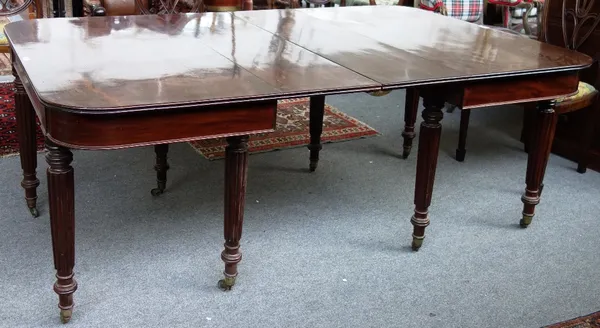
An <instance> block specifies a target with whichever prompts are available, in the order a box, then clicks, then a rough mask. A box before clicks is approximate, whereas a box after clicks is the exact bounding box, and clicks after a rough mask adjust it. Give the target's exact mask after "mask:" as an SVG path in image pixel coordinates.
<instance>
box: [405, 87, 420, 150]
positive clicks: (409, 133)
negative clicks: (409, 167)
mask: <svg viewBox="0 0 600 328" xmlns="http://www.w3.org/2000/svg"><path fill="white" fill-rule="evenodd" d="M418 110H419V90H417V89H414V88H413V89H406V101H405V104H404V131H402V137H403V138H404V145H403V147H402V148H403V149H402V158H404V159H407V158H408V155H410V151H411V150H412V143H413V139H414V138H415V122H416V121H417V111H418Z"/></svg>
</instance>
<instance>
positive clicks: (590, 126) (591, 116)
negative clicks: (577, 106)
mask: <svg viewBox="0 0 600 328" xmlns="http://www.w3.org/2000/svg"><path fill="white" fill-rule="evenodd" d="M587 111H588V113H587V115H586V120H585V126H584V127H583V133H582V135H581V137H582V140H581V149H580V154H579V159H578V161H577V172H579V173H582V174H583V173H585V172H586V171H587V167H588V162H589V152H590V147H591V144H592V138H593V137H594V130H595V129H596V124H597V122H598V120H599V119H600V114H599V112H600V101H599V100H598V99H596V101H594V103H593V104H592V106H591V107H588V108H587Z"/></svg>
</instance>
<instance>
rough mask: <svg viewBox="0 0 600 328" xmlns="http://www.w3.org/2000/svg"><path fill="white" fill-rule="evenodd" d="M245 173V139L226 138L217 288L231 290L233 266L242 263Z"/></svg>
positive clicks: (246, 150)
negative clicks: (222, 232) (221, 267)
mask: <svg viewBox="0 0 600 328" xmlns="http://www.w3.org/2000/svg"><path fill="white" fill-rule="evenodd" d="M247 171H248V136H243V137H229V138H227V147H226V148H225V224H224V226H225V245H224V246H225V249H224V250H223V252H222V253H221V259H222V260H223V262H225V271H224V272H223V274H224V275H225V279H222V280H219V288H221V289H222V290H231V288H232V287H233V285H235V278H236V277H237V274H238V272H237V265H238V263H239V262H240V261H241V260H242V253H241V252H240V239H241V237H242V225H243V222H244V201H245V197H246V177H247Z"/></svg>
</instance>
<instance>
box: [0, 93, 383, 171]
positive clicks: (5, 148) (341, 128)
mask: <svg viewBox="0 0 600 328" xmlns="http://www.w3.org/2000/svg"><path fill="white" fill-rule="evenodd" d="M14 94H15V90H14V85H13V83H1V84H0V157H6V156H13V155H16V154H18V152H19V140H18V138H17V120H16V117H15V103H14ZM278 106H279V108H278V111H277V131H275V132H271V133H262V134H257V135H253V136H251V137H250V141H249V142H248V146H249V153H250V154H252V153H260V152H268V151H273V150H279V149H285V148H293V147H301V146H305V145H307V144H308V143H309V141H310V135H309V133H308V122H309V121H308V98H299V99H289V100H283V101H280V102H279V105H278ZM36 120H37V119H36ZM37 124H38V128H37V145H38V151H42V150H43V149H44V137H43V135H42V132H41V130H40V129H39V122H37ZM377 134H378V132H377V131H375V130H374V129H373V128H371V127H369V126H368V125H366V124H365V123H363V122H360V121H359V120H357V119H355V118H353V117H350V116H348V115H346V114H344V113H342V112H340V111H339V110H338V109H337V108H334V107H332V106H329V105H327V104H326V105H325V117H324V118H323V135H322V138H321V139H322V142H323V143H328V142H339V141H346V140H352V139H358V138H365V137H369V136H375V135H377ZM190 145H191V146H192V147H193V148H194V149H196V151H198V153H200V154H202V155H203V156H204V157H206V158H208V159H210V160H214V159H220V158H223V157H224V156H225V139H211V140H200V141H193V142H190Z"/></svg>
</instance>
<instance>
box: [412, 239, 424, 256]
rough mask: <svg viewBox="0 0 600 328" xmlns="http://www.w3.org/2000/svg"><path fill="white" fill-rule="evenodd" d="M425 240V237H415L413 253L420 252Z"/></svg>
mask: <svg viewBox="0 0 600 328" xmlns="http://www.w3.org/2000/svg"><path fill="white" fill-rule="evenodd" d="M423 239H425V236H423V237H416V236H413V241H412V250H413V251H415V252H416V251H418V250H419V249H420V248H421V246H423Z"/></svg>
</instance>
